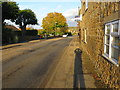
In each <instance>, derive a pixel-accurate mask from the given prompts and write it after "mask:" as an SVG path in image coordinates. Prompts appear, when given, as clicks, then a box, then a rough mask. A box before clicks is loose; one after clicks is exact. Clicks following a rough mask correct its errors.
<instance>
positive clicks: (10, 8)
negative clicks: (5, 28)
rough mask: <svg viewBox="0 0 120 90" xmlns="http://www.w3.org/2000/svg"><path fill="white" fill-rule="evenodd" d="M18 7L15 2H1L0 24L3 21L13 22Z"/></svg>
mask: <svg viewBox="0 0 120 90" xmlns="http://www.w3.org/2000/svg"><path fill="white" fill-rule="evenodd" d="M18 12H19V7H18V4H17V3H16V2H10V1H9V2H2V23H3V22H4V20H5V19H8V20H11V21H14V20H15V19H16V18H17V15H18Z"/></svg>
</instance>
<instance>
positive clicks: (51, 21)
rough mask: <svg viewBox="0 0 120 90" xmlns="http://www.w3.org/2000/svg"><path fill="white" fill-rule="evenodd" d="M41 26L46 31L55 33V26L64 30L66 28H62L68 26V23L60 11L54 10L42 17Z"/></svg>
mask: <svg viewBox="0 0 120 90" xmlns="http://www.w3.org/2000/svg"><path fill="white" fill-rule="evenodd" d="M42 27H43V29H44V30H46V32H47V33H54V35H55V32H56V30H57V28H60V29H62V30H61V32H64V31H65V30H66V29H64V30H63V28H66V27H68V24H67V23H66V18H65V17H64V16H63V15H62V13H57V12H54V13H48V15H47V16H46V17H45V18H43V20H42Z"/></svg>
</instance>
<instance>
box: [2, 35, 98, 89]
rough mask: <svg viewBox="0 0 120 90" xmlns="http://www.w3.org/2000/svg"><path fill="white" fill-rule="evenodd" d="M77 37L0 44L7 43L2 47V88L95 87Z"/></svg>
mask: <svg viewBox="0 0 120 90" xmlns="http://www.w3.org/2000/svg"><path fill="white" fill-rule="evenodd" d="M78 41H79V40H78V38H77V37H73V38H72V37H70V38H59V39H58V38H57V39H51V40H46V41H43V42H40V41H39V40H34V41H31V42H29V43H24V44H22V46H20V45H21V44H14V45H8V46H5V47H3V48H6V47H10V48H7V49H3V88H97V87H96V86H95V80H94V78H93V76H92V75H91V74H90V73H89V72H88V70H86V68H85V61H83V60H82V51H81V49H80V47H79V46H80V44H79V42H78ZM30 43H31V44H30ZM14 46H20V47H14Z"/></svg>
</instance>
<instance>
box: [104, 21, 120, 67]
mask: <svg viewBox="0 0 120 90" xmlns="http://www.w3.org/2000/svg"><path fill="white" fill-rule="evenodd" d="M119 32H120V20H119V21H114V22H110V23H107V24H106V25H105V37H104V38H105V41H104V56H105V57H106V58H107V59H108V60H109V61H111V62H112V63H114V64H116V65H117V66H118V59H119V50H120V47H119V45H118V43H119V41H120V34H119Z"/></svg>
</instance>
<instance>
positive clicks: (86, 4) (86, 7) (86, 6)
mask: <svg viewBox="0 0 120 90" xmlns="http://www.w3.org/2000/svg"><path fill="white" fill-rule="evenodd" d="M87 9H88V0H86V3H85V10H87Z"/></svg>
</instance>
